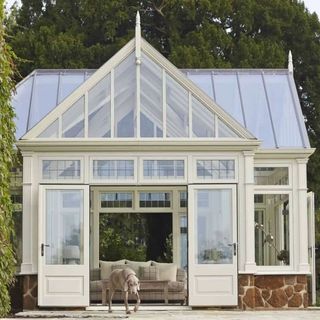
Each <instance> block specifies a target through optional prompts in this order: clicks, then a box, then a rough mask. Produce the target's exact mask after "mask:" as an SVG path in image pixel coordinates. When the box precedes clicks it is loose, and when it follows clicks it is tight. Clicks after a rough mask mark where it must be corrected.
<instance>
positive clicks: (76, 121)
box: [62, 97, 84, 138]
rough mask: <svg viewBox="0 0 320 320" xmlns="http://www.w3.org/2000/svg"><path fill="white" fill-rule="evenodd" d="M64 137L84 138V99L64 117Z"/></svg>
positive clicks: (74, 105)
mask: <svg viewBox="0 0 320 320" xmlns="http://www.w3.org/2000/svg"><path fill="white" fill-rule="evenodd" d="M62 137H64V138H80V137H84V97H81V98H80V99H79V100H78V101H77V102H76V103H74V104H73V105H72V106H71V107H70V108H69V109H68V110H67V111H66V112H65V113H64V114H63V115H62Z"/></svg>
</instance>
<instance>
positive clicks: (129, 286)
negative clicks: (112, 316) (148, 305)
mask: <svg viewBox="0 0 320 320" xmlns="http://www.w3.org/2000/svg"><path fill="white" fill-rule="evenodd" d="M115 290H121V291H124V293H125V297H124V305H125V307H126V313H127V314H130V313H131V311H130V310H129V306H128V294H129V293H133V294H135V295H136V296H137V303H136V305H135V307H134V309H133V310H134V312H137V311H138V308H139V305H140V297H139V293H138V291H139V290H140V282H139V279H138V278H137V276H136V273H135V272H134V271H133V270H132V269H130V268H126V269H115V270H113V271H112V272H111V274H110V277H109V312H110V313H111V312H112V310H111V305H112V297H113V294H114V292H115Z"/></svg>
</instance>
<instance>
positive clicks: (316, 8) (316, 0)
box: [5, 0, 320, 18]
mask: <svg viewBox="0 0 320 320" xmlns="http://www.w3.org/2000/svg"><path fill="white" fill-rule="evenodd" d="M5 1H6V3H7V8H10V7H11V6H12V4H13V3H14V2H15V0H5ZM17 2H18V3H20V0H17ZM304 4H305V7H306V8H307V9H308V10H309V12H311V13H313V12H316V13H317V15H318V17H319V18H320V0H304Z"/></svg>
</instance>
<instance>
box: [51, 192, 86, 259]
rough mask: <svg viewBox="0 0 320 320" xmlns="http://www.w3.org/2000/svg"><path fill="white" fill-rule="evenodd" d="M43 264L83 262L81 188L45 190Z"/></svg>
mask: <svg viewBox="0 0 320 320" xmlns="http://www.w3.org/2000/svg"><path fill="white" fill-rule="evenodd" d="M46 245H47V247H46V248H45V257H46V264H49V265H52V264H55V265H57V264H83V190H46Z"/></svg>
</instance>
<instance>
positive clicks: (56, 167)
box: [42, 160, 80, 180]
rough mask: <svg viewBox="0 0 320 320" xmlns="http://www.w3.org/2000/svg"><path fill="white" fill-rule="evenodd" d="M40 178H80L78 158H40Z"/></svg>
mask: <svg viewBox="0 0 320 320" xmlns="http://www.w3.org/2000/svg"><path fill="white" fill-rule="evenodd" d="M42 179H49V180H51V179H52V180H57V179H58V180H63V179H80V160H42Z"/></svg>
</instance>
